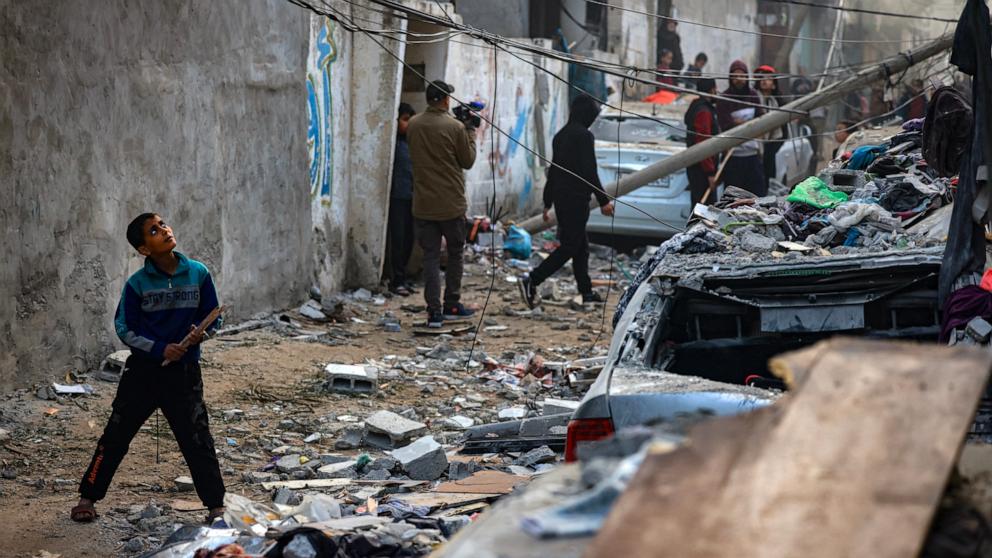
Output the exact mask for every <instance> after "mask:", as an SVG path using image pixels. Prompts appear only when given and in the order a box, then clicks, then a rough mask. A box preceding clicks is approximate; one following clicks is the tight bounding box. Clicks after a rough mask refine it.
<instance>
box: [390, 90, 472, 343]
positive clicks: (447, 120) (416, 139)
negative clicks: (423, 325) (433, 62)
mask: <svg viewBox="0 0 992 558" xmlns="http://www.w3.org/2000/svg"><path fill="white" fill-rule="evenodd" d="M454 91H455V88H454V87H452V86H450V85H448V84H447V83H445V82H443V81H441V80H435V81H432V82H431V83H430V84H429V85H428V86H427V104H428V107H427V110H426V111H424V112H422V113H420V114H418V115H417V116H414V117H413V118H411V119H410V125H409V128H407V132H406V135H407V141H408V142H409V144H410V159H411V160H412V161H413V218H414V227H415V229H416V235H417V241H418V242H419V243H420V247H421V248H423V250H424V301H425V302H426V303H427V327H432V328H439V327H441V326H442V325H443V322H444V320H446V319H447V320H458V319H461V318H465V317H468V316H471V315H472V314H474V312H473V311H472V310H469V309H467V308H465V306H463V305H462V303H461V286H462V249H463V248H464V247H465V237H466V233H467V230H466V223H465V213H466V212H467V211H468V201H467V199H466V197H465V174H464V172H463V170H462V169H470V168H472V165H473V164H474V163H475V128H476V126H477V125H478V124H477V123H478V116H477V115H473V116H474V118H471V119H467V120H468V122H465V123H463V122H460V121H458V120H456V119H455V118H454V117H452V116H451V115H449V114H448V109H449V106H450V102H451V98H450V97H449V96H448V95H449V94H451V93H453V92H454ZM442 237H444V239H445V241H447V245H448V266H447V268H446V270H445V274H444V283H445V290H444V306H442V305H441V238H442Z"/></svg>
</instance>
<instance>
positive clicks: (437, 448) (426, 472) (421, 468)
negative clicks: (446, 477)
mask: <svg viewBox="0 0 992 558" xmlns="http://www.w3.org/2000/svg"><path fill="white" fill-rule="evenodd" d="M390 455H392V456H393V457H394V458H395V459H396V460H397V461H398V462H399V464H400V467H401V468H402V469H403V471H404V472H405V473H406V474H407V476H409V477H410V478H411V479H413V480H430V481H432V480H437V479H438V478H440V477H441V475H443V474H444V472H445V470H447V468H448V457H447V456H446V455H445V454H444V449H443V448H442V447H441V444H439V443H437V442H436V441H435V440H434V437H433V436H424V437H422V438H419V439H418V440H416V441H415V442H413V443H412V444H410V445H408V446H405V447H402V448H400V449H398V450H394V451H392V452H390Z"/></svg>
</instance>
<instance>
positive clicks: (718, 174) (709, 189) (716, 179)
mask: <svg viewBox="0 0 992 558" xmlns="http://www.w3.org/2000/svg"><path fill="white" fill-rule="evenodd" d="M736 150H737V148H736V147H734V148H732V149H731V150H730V151H728V152H727V156H726V157H724V158H723V162H722V163H720V168H718V169H717V170H716V175H715V176H713V185H712V186H709V187H707V188H706V191H705V192H703V197H702V199H700V200H699V203H701V204H705V203H706V200H708V199H709V197H710V192H712V191H713V186H716V185H717V184H719V183H720V177H721V176H723V169H725V168H727V162H728V161H730V158H731V157H732V156H733V155H734V151H736Z"/></svg>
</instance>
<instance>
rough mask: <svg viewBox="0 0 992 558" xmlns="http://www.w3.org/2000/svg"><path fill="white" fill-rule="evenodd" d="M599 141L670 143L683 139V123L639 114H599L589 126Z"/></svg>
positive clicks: (682, 140)
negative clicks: (618, 140)
mask: <svg viewBox="0 0 992 558" xmlns="http://www.w3.org/2000/svg"><path fill="white" fill-rule="evenodd" d="M589 129H590V130H591V131H592V134H593V136H595V137H596V139H597V140H600V141H614V142H615V141H617V138H618V137H619V139H620V143H670V142H684V141H685V125H684V124H683V123H682V122H680V121H678V120H673V119H669V118H658V119H657V120H654V119H650V118H644V117H639V116H618V115H609V116H600V117H599V118H598V119H597V120H596V122H594V123H593V125H592V127H591V128H589Z"/></svg>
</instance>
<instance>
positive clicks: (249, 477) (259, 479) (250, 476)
mask: <svg viewBox="0 0 992 558" xmlns="http://www.w3.org/2000/svg"><path fill="white" fill-rule="evenodd" d="M241 478H242V479H243V480H244V481H245V482H246V483H248V484H258V483H265V482H272V481H274V480H278V478H279V477H278V476H276V474H275V473H269V472H263V471H247V472H245V473H244V474H242V475H241Z"/></svg>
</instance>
